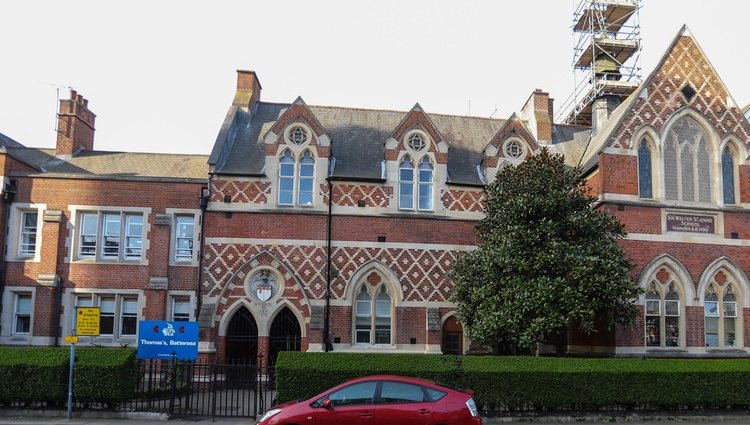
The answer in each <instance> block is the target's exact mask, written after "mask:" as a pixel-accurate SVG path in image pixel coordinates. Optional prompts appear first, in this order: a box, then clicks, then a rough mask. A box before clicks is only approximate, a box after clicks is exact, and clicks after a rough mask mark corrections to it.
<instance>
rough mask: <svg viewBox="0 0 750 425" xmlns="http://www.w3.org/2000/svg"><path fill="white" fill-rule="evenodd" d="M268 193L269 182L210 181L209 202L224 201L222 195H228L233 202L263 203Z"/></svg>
mask: <svg viewBox="0 0 750 425" xmlns="http://www.w3.org/2000/svg"><path fill="white" fill-rule="evenodd" d="M270 194H271V183H270V182H244V181H237V180H212V181H211V202H224V196H226V195H229V196H231V198H232V202H235V203H254V204H265V203H268V196H269V195H270Z"/></svg>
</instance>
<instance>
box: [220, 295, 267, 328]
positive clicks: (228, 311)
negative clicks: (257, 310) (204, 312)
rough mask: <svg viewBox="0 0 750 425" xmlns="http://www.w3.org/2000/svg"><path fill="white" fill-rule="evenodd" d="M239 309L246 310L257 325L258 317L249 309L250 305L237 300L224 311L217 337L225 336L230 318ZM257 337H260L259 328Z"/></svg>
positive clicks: (244, 301)
mask: <svg viewBox="0 0 750 425" xmlns="http://www.w3.org/2000/svg"><path fill="white" fill-rule="evenodd" d="M241 308H246V309H247V310H248V311H249V312H250V315H252V316H253V319H255V323H256V324H257V323H258V317H257V316H256V315H255V314H254V313H253V309H252V308H251V307H250V303H249V302H248V301H247V300H243V299H240V300H237V301H236V302H234V303H232V305H230V306H229V307H228V308H227V309H226V310H224V314H222V316H221V318H220V319H219V329H218V331H219V336H227V327H229V322H230V321H231V320H232V317H234V315H235V313H237V311H239V310H240V309H241ZM258 335H259V336H260V335H261V330H260V327H258Z"/></svg>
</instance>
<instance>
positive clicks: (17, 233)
mask: <svg viewBox="0 0 750 425" xmlns="http://www.w3.org/2000/svg"><path fill="white" fill-rule="evenodd" d="M46 209H47V206H46V204H29V203H14V204H13V205H12V206H11V208H10V210H9V211H8V212H9V215H8V218H7V220H8V222H7V234H6V246H7V248H6V250H5V260H6V261H40V260H41V248H42V226H43V224H44V221H43V220H42V218H43V215H44V210H46Z"/></svg>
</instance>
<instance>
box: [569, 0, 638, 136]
mask: <svg viewBox="0 0 750 425" xmlns="http://www.w3.org/2000/svg"><path fill="white" fill-rule="evenodd" d="M640 2H641V0H580V2H579V3H578V6H577V7H576V10H575V12H574V14H573V27H572V28H573V34H574V36H575V39H576V45H575V48H574V50H573V75H574V80H575V88H574V90H573V94H572V95H571V96H570V97H569V98H568V99H567V100H566V101H565V102H564V104H563V105H562V108H560V115H558V116H557V117H556V118H557V120H556V121H558V122H563V123H565V124H578V125H594V124H595V122H594V121H595V120H596V115H597V111H596V110H597V109H601V108H598V107H597V106H596V105H597V104H602V102H601V100H603V99H604V100H606V101H607V102H606V103H607V104H608V105H609V107H608V108H607V109H611V106H612V105H614V106H616V105H618V104H620V103H621V102H622V101H623V100H624V99H625V98H627V97H628V96H630V94H632V93H633V92H634V91H635V89H636V88H637V87H638V86H639V85H640V83H641V82H642V79H641V68H640V53H641V35H640V34H641V27H640V23H639V16H638V11H639V9H640V7H641V6H640Z"/></svg>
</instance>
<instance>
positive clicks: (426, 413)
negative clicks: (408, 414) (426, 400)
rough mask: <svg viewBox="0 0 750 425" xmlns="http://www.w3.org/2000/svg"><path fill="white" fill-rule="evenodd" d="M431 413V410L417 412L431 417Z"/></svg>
mask: <svg viewBox="0 0 750 425" xmlns="http://www.w3.org/2000/svg"><path fill="white" fill-rule="evenodd" d="M431 412H432V411H431V410H429V409H419V410H418V411H417V413H419V414H420V415H429V414H430V413H431Z"/></svg>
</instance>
